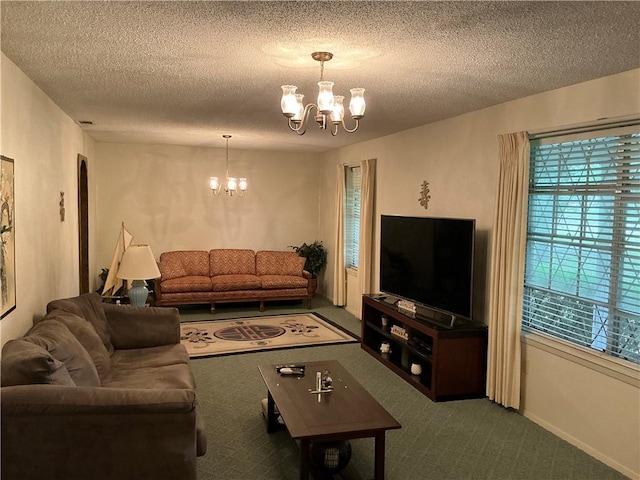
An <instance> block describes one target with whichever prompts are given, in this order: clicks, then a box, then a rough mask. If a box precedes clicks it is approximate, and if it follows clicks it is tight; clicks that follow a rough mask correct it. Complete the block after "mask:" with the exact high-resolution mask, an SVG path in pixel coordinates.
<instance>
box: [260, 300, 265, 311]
mask: <svg viewBox="0 0 640 480" xmlns="http://www.w3.org/2000/svg"><path fill="white" fill-rule="evenodd" d="M260 311H261V312H264V300H260Z"/></svg>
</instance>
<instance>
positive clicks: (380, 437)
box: [373, 431, 385, 480]
mask: <svg viewBox="0 0 640 480" xmlns="http://www.w3.org/2000/svg"><path fill="white" fill-rule="evenodd" d="M384 433H385V432H384V431H382V432H380V433H376V453H375V473H374V475H373V478H374V479H375V480H384V451H385V444H384Z"/></svg>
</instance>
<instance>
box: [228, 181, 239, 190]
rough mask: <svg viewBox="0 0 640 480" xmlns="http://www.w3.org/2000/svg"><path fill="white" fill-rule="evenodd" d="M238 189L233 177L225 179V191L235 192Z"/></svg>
mask: <svg viewBox="0 0 640 480" xmlns="http://www.w3.org/2000/svg"><path fill="white" fill-rule="evenodd" d="M237 189H238V182H237V180H236V179H235V177H229V178H227V190H228V191H229V192H235V191H236V190H237Z"/></svg>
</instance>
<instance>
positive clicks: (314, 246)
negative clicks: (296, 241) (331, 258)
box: [289, 240, 327, 295]
mask: <svg viewBox="0 0 640 480" xmlns="http://www.w3.org/2000/svg"><path fill="white" fill-rule="evenodd" d="M289 248H293V250H294V251H295V252H296V253H297V254H298V255H300V256H301V257H304V258H305V259H306V262H305V264H304V269H305V270H306V271H307V272H309V273H310V274H311V279H310V280H309V291H310V292H311V295H315V293H316V290H317V289H318V275H319V274H320V272H322V270H324V268H325V267H326V266H327V249H326V248H325V246H324V245H323V244H322V242H320V241H318V240H315V241H314V242H313V243H310V244H307V243H303V244H302V245H299V246H296V245H289Z"/></svg>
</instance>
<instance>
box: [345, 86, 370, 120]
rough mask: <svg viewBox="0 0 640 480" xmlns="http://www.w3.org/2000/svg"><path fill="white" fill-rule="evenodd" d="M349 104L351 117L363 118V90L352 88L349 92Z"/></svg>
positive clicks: (365, 105)
mask: <svg viewBox="0 0 640 480" xmlns="http://www.w3.org/2000/svg"><path fill="white" fill-rule="evenodd" d="M350 91H351V102H350V103H349V111H350V112H351V117H353V118H362V117H364V110H365V108H366V107H367V104H366V103H365V101H364V88H352V89H351V90H350Z"/></svg>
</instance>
